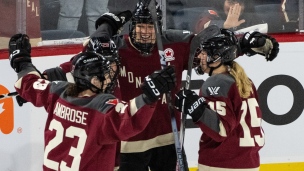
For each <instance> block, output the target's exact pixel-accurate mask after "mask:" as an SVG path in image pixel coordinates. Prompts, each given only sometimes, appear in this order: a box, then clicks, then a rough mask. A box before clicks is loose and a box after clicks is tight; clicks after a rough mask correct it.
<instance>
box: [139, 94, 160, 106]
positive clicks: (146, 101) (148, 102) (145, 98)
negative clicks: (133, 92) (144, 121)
mask: <svg viewBox="0 0 304 171" xmlns="http://www.w3.org/2000/svg"><path fill="white" fill-rule="evenodd" d="M142 98H143V100H144V102H145V103H146V104H148V105H150V104H152V103H154V102H156V101H157V99H155V98H151V97H148V96H147V95H146V94H142Z"/></svg>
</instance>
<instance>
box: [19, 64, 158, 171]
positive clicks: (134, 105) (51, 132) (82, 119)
mask: <svg viewBox="0 0 304 171" xmlns="http://www.w3.org/2000/svg"><path fill="white" fill-rule="evenodd" d="M27 69H28V68H27ZM24 72H25V71H24V70H23V71H22V72H21V74H20V73H19V74H18V75H19V80H18V81H17V82H16V83H15V88H16V91H17V92H18V93H19V94H20V95H21V96H22V97H23V98H24V99H26V100H27V101H29V102H31V103H32V104H33V105H34V106H37V107H44V108H45V109H46V111H47V112H48V117H47V121H46V126H45V130H44V131H45V133H44V135H45V150H44V163H43V170H44V171H53V170H67V169H68V170H81V171H93V170H94V171H98V170H99V171H113V170H114V162H115V156H116V149H117V148H116V145H117V142H119V141H121V140H125V139H128V138H129V137H132V136H134V135H136V134H137V133H139V132H141V131H142V130H143V129H144V128H145V127H146V126H147V123H148V122H149V120H150V119H151V117H152V114H153V113H154V110H155V107H154V106H153V105H145V103H144V101H143V99H142V96H138V97H136V98H133V99H130V101H128V103H125V102H122V101H119V100H118V99H117V98H116V97H114V96H113V95H111V94H103V93H100V94H97V95H95V96H92V97H80V98H78V97H70V96H66V95H65V89H66V87H67V85H68V84H69V83H67V82H58V81H54V82H49V81H47V80H44V79H41V78H40V76H38V75H39V74H38V73H37V72H36V71H34V69H33V68H29V69H28V71H27V72H25V73H28V74H24ZM22 73H23V74H22ZM154 104H155V103H154Z"/></svg>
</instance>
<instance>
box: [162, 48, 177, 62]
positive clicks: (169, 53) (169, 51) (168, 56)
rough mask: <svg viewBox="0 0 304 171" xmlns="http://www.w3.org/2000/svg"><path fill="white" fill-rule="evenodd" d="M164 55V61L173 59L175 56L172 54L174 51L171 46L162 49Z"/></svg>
mask: <svg viewBox="0 0 304 171" xmlns="http://www.w3.org/2000/svg"><path fill="white" fill-rule="evenodd" d="M164 55H165V59H166V62H169V61H173V60H175V57H174V56H173V55H174V51H173V50H172V49H171V48H167V49H165V50H164Z"/></svg>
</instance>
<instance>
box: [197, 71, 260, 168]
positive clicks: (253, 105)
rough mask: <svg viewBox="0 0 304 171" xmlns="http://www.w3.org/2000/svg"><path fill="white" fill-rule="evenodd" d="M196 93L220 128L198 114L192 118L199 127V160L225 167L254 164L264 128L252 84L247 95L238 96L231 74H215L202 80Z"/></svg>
mask: <svg viewBox="0 0 304 171" xmlns="http://www.w3.org/2000/svg"><path fill="white" fill-rule="evenodd" d="M200 95H202V96H203V97H205V99H206V102H207V103H208V105H209V107H210V109H206V110H205V112H212V113H213V114H214V115H218V117H219V121H220V122H219V128H220V130H219V132H217V131H214V130H213V129H210V127H208V126H207V125H208V124H210V123H208V124H206V121H204V122H205V123H204V122H203V119H202V118H201V119H200V120H199V121H198V122H196V124H197V125H198V126H199V127H200V128H201V130H202V131H203V134H202V136H201V140H200V150H199V160H198V162H199V164H201V165H205V166H211V167H217V168H225V169H226V170H229V169H228V168H230V169H246V168H248V169H249V168H251V169H252V168H258V167H259V166H260V157H259V150H260V149H261V148H262V147H263V146H264V132H263V129H262V128H261V122H262V113H261V110H260V108H259V104H258V95H257V91H256V88H255V86H254V85H253V84H252V92H251V94H250V97H248V98H241V97H240V95H239V92H238V89H237V86H236V82H235V80H234V78H233V77H232V76H231V75H229V74H216V75H213V76H211V77H209V78H208V79H207V80H206V82H204V84H203V85H202V88H201V90H200Z"/></svg>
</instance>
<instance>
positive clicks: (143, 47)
mask: <svg viewBox="0 0 304 171" xmlns="http://www.w3.org/2000/svg"><path fill="white" fill-rule="evenodd" d="M141 23H143V24H153V23H151V22H136V21H133V22H132V26H131V28H130V33H129V36H130V39H131V42H132V44H133V45H134V46H135V47H136V49H137V50H139V51H140V53H141V54H143V55H144V56H148V55H150V53H151V52H152V50H153V49H154V46H155V43H156V36H155V35H154V38H153V37H152V36H153V35H152V33H151V34H150V37H151V39H149V40H143V39H142V38H141V31H139V32H138V33H136V24H141ZM137 34H139V36H137ZM138 37H139V38H138ZM142 42H148V43H142ZM149 42H154V43H149Z"/></svg>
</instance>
